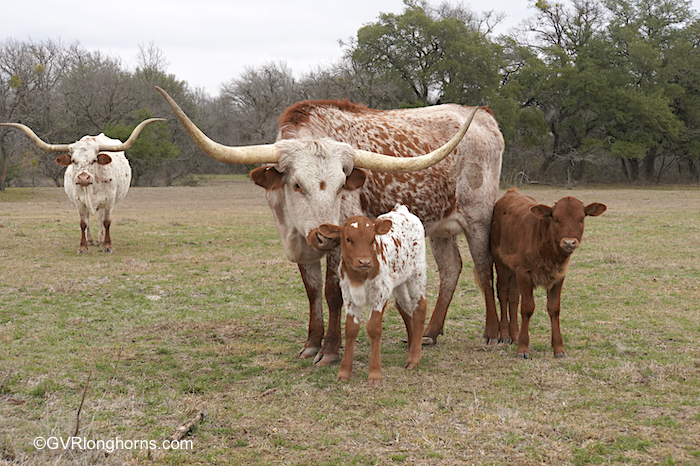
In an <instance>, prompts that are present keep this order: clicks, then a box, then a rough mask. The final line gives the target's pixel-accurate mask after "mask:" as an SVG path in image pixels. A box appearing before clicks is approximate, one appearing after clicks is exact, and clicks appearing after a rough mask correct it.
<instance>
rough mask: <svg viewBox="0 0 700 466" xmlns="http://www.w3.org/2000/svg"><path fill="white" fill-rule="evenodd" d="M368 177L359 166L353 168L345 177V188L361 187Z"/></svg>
mask: <svg viewBox="0 0 700 466" xmlns="http://www.w3.org/2000/svg"><path fill="white" fill-rule="evenodd" d="M366 179H367V175H366V174H365V172H363V171H362V170H360V169H359V168H353V169H352V171H351V172H350V174H349V175H348V176H347V178H345V186H344V188H345V189H349V190H351V191H352V190H354V189H357V188H361V187H362V185H363V184H365V180H366Z"/></svg>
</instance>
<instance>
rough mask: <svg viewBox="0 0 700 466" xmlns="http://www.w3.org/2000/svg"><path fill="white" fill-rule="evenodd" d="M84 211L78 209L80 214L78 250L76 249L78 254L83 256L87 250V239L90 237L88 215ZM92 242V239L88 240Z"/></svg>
mask: <svg viewBox="0 0 700 466" xmlns="http://www.w3.org/2000/svg"><path fill="white" fill-rule="evenodd" d="M84 210H85V209H79V210H78V213H79V214H80V248H78V254H83V253H85V252H87V250H88V237H89V236H90V226H89V220H90V214H89V213H86V212H84ZM90 240H92V238H90Z"/></svg>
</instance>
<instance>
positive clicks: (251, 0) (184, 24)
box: [0, 0, 700, 96]
mask: <svg viewBox="0 0 700 466" xmlns="http://www.w3.org/2000/svg"><path fill="white" fill-rule="evenodd" d="M451 1H452V3H453V4H457V3H461V4H463V5H466V6H468V7H469V8H470V9H471V10H472V11H473V12H475V13H482V12H484V11H491V10H492V11H494V12H496V13H504V14H505V15H506V18H505V20H504V21H503V22H502V23H501V24H500V27H499V28H498V29H497V32H498V33H505V32H507V31H508V30H509V29H510V28H512V27H514V26H517V25H518V24H519V23H520V22H521V21H523V20H524V19H525V18H527V17H530V16H532V15H533V13H534V11H533V10H532V9H530V8H528V4H529V1H528V0H489V1H487V2H483V1H476V0H464V1H461V2H460V0H451ZM431 3H432V4H433V5H438V4H440V3H442V0H432V2H431ZM693 5H694V7H695V9H696V10H698V9H700V8H699V7H700V0H693ZM404 9H405V5H404V3H403V1H402V0H344V1H337V0H291V1H290V0H286V1H284V0H140V1H137V0H120V1H109V0H107V1H105V2H94V1H85V0H7V1H3V5H2V7H1V8H0V40H2V41H5V40H7V39H9V38H13V39H16V40H20V41H28V40H33V41H41V40H46V39H51V40H54V41H58V40H60V41H61V42H62V43H63V44H64V45H70V44H73V43H75V42H78V43H79V44H80V45H81V46H82V47H84V48H86V49H88V50H100V51H101V52H103V53H105V54H108V55H111V56H118V57H120V58H121V59H122V60H123V62H124V64H125V66H126V67H128V68H129V69H133V68H134V67H135V65H136V57H137V55H138V50H139V46H140V45H141V46H144V47H148V46H149V45H150V44H151V43H152V44H153V45H154V46H155V47H156V48H158V49H160V50H161V51H162V52H163V55H164V56H165V59H166V60H167V62H168V64H169V66H168V68H167V72H168V73H172V74H174V75H175V76H176V77H177V79H180V80H184V81H187V82H188V83H189V85H190V86H191V87H193V88H202V89H204V90H205V91H206V92H208V93H209V94H210V95H212V96H216V95H218V92H219V87H220V85H221V84H223V83H226V82H229V81H230V80H231V79H233V78H237V77H239V76H240V75H241V73H242V72H243V71H244V70H245V68H247V67H257V66H260V65H263V64H265V63H269V62H284V63H286V64H287V66H288V67H289V68H290V69H292V70H293V71H294V72H295V73H296V74H297V75H302V74H304V73H307V72H309V71H312V70H315V69H316V68H318V67H319V66H321V67H325V66H327V65H329V64H331V63H333V62H335V61H336V60H338V59H339V58H340V57H341V56H342V48H341V47H340V45H339V43H338V41H339V40H345V41H347V39H349V38H351V37H354V36H355V35H356V33H357V30H358V29H359V28H360V27H362V26H363V25H364V24H367V23H372V22H376V20H377V18H378V16H379V14H380V13H398V14H400V13H402V12H403V11H404Z"/></svg>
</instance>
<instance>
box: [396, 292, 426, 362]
mask: <svg viewBox="0 0 700 466" xmlns="http://www.w3.org/2000/svg"><path fill="white" fill-rule="evenodd" d="M427 307H428V305H427V303H426V301H425V297H422V298H421V299H420V301H419V302H418V305H417V306H416V309H414V311H413V314H408V313H407V312H406V310H405V309H404V308H403V307H401V305H400V304H399V302H398V301H397V302H396V308H397V309H398V310H399V313H400V314H401V317H402V318H403V322H404V324H405V325H406V333H407V335H408V340H407V342H408V359H407V360H406V369H413V368H414V367H416V366H418V363H419V362H420V356H421V352H422V347H423V341H422V335H423V330H424V327H425V315H426V313H427Z"/></svg>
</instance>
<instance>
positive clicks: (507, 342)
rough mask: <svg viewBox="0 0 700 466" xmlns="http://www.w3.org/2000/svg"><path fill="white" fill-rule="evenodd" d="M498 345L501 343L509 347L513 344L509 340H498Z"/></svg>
mask: <svg viewBox="0 0 700 466" xmlns="http://www.w3.org/2000/svg"><path fill="white" fill-rule="evenodd" d="M498 343H503V344H504V345H510V344H511V343H513V340H511V339H510V338H502V339H500V340H498Z"/></svg>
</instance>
